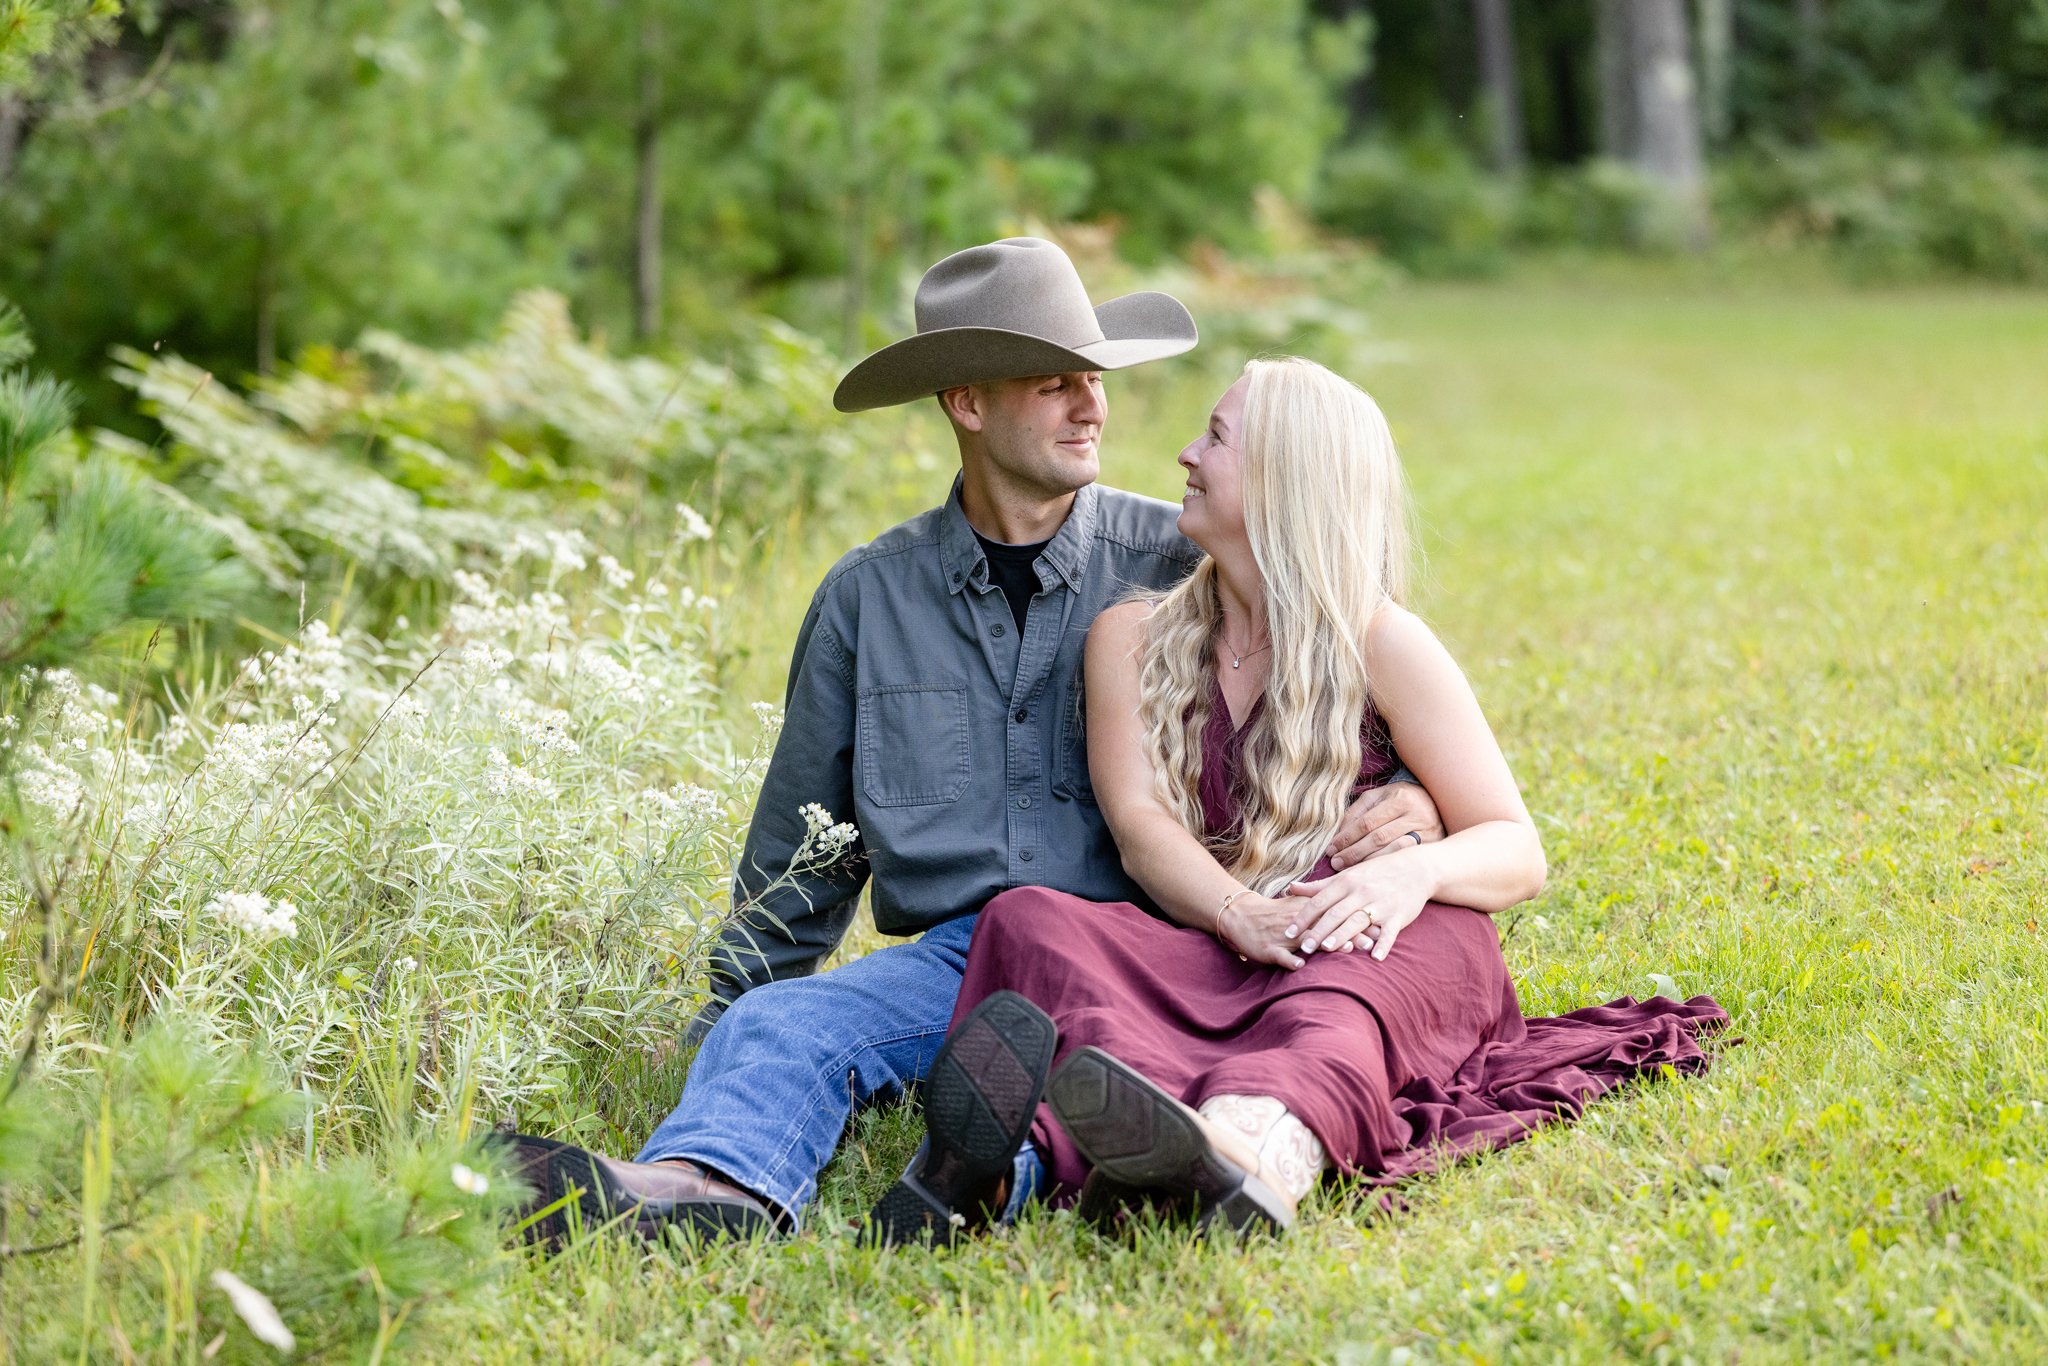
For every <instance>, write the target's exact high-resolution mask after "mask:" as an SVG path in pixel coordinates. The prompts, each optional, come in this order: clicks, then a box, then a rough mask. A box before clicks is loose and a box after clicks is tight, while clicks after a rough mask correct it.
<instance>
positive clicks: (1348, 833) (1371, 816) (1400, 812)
mask: <svg viewBox="0 0 2048 1366" xmlns="http://www.w3.org/2000/svg"><path fill="white" fill-rule="evenodd" d="M1411 836H1412V838H1411ZM1443 837H1444V819H1443V817H1442V815H1440V814H1439V813H1438V812H1437V809H1436V803H1435V802H1433V801H1431V800H1430V798H1429V793H1427V792H1425V791H1423V789H1422V784H1420V783H1388V784H1387V785H1386V786H1385V787H1371V788H1367V789H1366V790H1365V791H1364V792H1363V793H1361V794H1360V795H1359V798H1358V800H1357V801H1354V802H1353V803H1351V805H1350V806H1349V807H1348V808H1346V810H1345V812H1344V819H1343V820H1341V821H1339V822H1337V834H1336V837H1335V838H1333V839H1332V840H1331V841H1330V866H1331V867H1333V868H1349V867H1351V866H1352V865H1353V864H1357V863H1363V862H1365V861H1366V860H1367V859H1372V858H1378V857H1380V856H1381V855H1382V854H1386V853H1389V852H1391V851H1392V850H1393V848H1394V846H1395V845H1396V844H1397V843H1398V844H1401V845H1409V844H1429V843H1431V842H1433V841H1435V840H1440V839H1442V838H1443Z"/></svg>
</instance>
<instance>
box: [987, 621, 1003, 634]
mask: <svg viewBox="0 0 2048 1366" xmlns="http://www.w3.org/2000/svg"><path fill="white" fill-rule="evenodd" d="M988 633H989V634H990V635H992V636H999V635H1001V634H1002V633H1003V623H1001V622H1000V621H999V622H997V623H996V624H995V625H993V626H991V627H989V628H988Z"/></svg>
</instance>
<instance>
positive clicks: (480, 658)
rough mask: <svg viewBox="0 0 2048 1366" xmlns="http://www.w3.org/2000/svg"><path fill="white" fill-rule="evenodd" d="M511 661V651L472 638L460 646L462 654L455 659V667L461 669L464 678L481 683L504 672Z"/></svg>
mask: <svg viewBox="0 0 2048 1366" xmlns="http://www.w3.org/2000/svg"><path fill="white" fill-rule="evenodd" d="M511 662H512V652H511V651H510V650H505V649H500V648H499V647H498V646H496V645H486V644H485V643H484V642H483V641H481V640H473V641H471V642H470V643H469V644H467V645H465V646H463V647H462V654H461V655H460V656H459V657H458V658H457V659H456V661H455V663H456V667H457V668H459V669H461V670H462V675H463V677H464V678H466V679H468V680H469V681H470V682H471V683H482V682H484V681H485V680H486V679H491V678H495V677H497V676H498V675H499V674H501V673H503V672H505V667H506V666H507V665H509V664H510V663H511Z"/></svg>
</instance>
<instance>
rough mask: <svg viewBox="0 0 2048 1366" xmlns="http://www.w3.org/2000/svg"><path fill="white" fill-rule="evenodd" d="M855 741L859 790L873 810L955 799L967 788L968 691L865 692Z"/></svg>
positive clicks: (916, 686)
mask: <svg viewBox="0 0 2048 1366" xmlns="http://www.w3.org/2000/svg"><path fill="white" fill-rule="evenodd" d="M855 743H856V746H857V748H858V749H859V751H860V781H861V788H862V790H863V791H865V792H866V793H867V798H868V800H869V801H871V802H873V803H874V804H875V805H876V806H923V805H926V804H928V803H933V802H951V801H957V800H959V798H960V794H961V793H963V792H965V791H966V790H967V768H968V760H967V689H966V688H965V687H962V686H961V685H959V684H957V683H901V684H894V685H891V686H887V687H877V688H863V689H861V692H860V715H859V724H858V730H857V733H856V736H855Z"/></svg>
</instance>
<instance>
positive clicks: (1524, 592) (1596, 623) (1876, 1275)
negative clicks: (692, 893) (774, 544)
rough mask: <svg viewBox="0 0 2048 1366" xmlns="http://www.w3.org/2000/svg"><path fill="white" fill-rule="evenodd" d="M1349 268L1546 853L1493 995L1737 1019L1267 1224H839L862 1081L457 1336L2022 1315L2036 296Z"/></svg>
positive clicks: (1439, 552)
mask: <svg viewBox="0 0 2048 1366" xmlns="http://www.w3.org/2000/svg"><path fill="white" fill-rule="evenodd" d="M1375 317H1376V322H1377V324H1378V326H1379V328H1380V330H1381V332H1382V333H1383V334H1384V336H1385V338H1386V339H1387V342H1388V344H1389V349H1388V353H1387V355H1386V356H1385V358H1383V359H1382V360H1380V361H1378V362H1376V363H1375V364H1374V365H1373V366H1372V368H1370V369H1369V370H1368V371H1366V372H1365V373H1364V374H1362V375H1361V378H1362V380H1363V381H1364V382H1365V383H1366V385H1367V387H1369V388H1370V389H1371V390H1372V391H1373V392H1374V393H1375V394H1376V395H1377V396H1378V397H1379V398H1380V400H1381V402H1382V404H1383V406H1384V407H1385V408H1386V410H1387V411H1388V413H1389V415H1390V416H1391V418H1392V420H1393V424H1394V427H1395V430H1396V432H1397V434H1398V436H1399V438H1400V440H1401V442H1402V446H1403V451H1404V454H1405V458H1406V461H1407V464H1408V469H1409V472H1410V476H1411V479H1412V482H1413V485H1414V490H1415V498H1416V502H1417V505H1418V509H1419V517H1420V522H1421V526H1422V528H1423V533H1424V534H1423V544H1424V546H1425V548H1426V551H1427V571H1426V573H1425V574H1424V576H1423V578H1422V588H1421V591H1420V593H1419V595H1418V599H1417V604H1416V605H1417V606H1418V607H1419V608H1420V610H1422V611H1423V612H1424V614H1425V615H1426V616H1427V617H1428V618H1429V619H1430V620H1431V621H1432V622H1433V623H1434V624H1435V625H1436V627H1437V629H1438V630H1439V631H1440V632H1441V633H1442V635H1443V636H1444V638H1445V639H1446V640H1447V641H1448V642H1449V643H1450V645H1451V647H1452V649H1453V650H1454V652H1455V653H1456V654H1457V655H1458V657H1459V658H1460V660H1461V661H1463V663H1464V664H1465V667H1466V669H1467V671H1468V673H1469V674H1470V675H1471V677H1472V679H1473V682H1474V684H1475V685H1476V687H1477V689H1478V691H1479V695H1480V698H1481V700H1482V701H1483V703H1484V704H1485V706H1486V708H1487V711H1488V713H1489V715H1490V716H1491V717H1492V719H1493V723H1494V726H1495V728H1496V730H1497V731H1498V733H1499V735H1500V737H1501V739H1502V742H1503V744H1504V745H1505V747H1506V750H1507V753H1508V757H1509V760H1510V762H1511V763H1512V764H1513V766H1514V768H1515V771H1516V773H1517V775H1518V776H1519V778H1520V779H1521V782H1522V785H1523V788H1524V791H1525V792H1526V793H1527V796H1528V800H1529V804H1530V807H1531V808H1532V810H1534V812H1535V813H1536V816H1537V819H1538V821H1539V823H1540V825H1541V828H1542V831H1543V835H1544V838H1545V842H1546V847H1547V849H1548V852H1549V855H1550V864H1551V877H1550V887H1549V890H1548V891H1546V892H1545V893H1544V895H1543V896H1542V897H1541V898H1540V899H1539V900H1538V901H1536V902H1534V903H1532V904H1530V905H1528V906H1525V907H1522V908H1519V909H1518V910H1516V911H1514V912H1511V913H1509V914H1507V915H1505V916H1503V917H1502V919H1501V923H1502V929H1503V931H1504V932H1505V934H1506V953H1507V956H1508V960H1509V963H1510V964H1511V965H1512V967H1513V969H1514V972H1515V976H1516V980H1517V982H1518V984H1519V986H1520V988H1521V992H1522V1002H1523V1006H1524V1009H1525V1010H1527V1011H1530V1012H1534V1013H1547V1012H1553V1011H1562V1010H1567V1009H1571V1008H1573V1007H1577V1006H1582V1005H1588V1004H1593V1003H1596V1002H1601V1001H1605V1000H1609V999H1611V998H1614V997H1617V996H1621V995H1624V994H1627V995H1636V996H1647V995H1650V994H1654V993H1655V992H1658V991H1665V992H1671V991H1674V990H1675V991H1676V992H1678V993H1680V994H1684V995H1691V994H1694V993H1707V994H1710V995H1712V996H1714V997H1715V998H1717V999H1718V1000H1719V1001H1720V1002H1721V1003H1722V1004H1723V1005H1725V1006H1726V1007H1727V1008H1728V1009H1729V1011H1730V1012H1731V1013H1732V1014H1733V1016H1734V1027H1733V1029H1732V1030H1731V1031H1730V1033H1731V1035H1733V1036H1739V1042H1736V1041H1735V1039H1733V1038H1731V1039H1730V1040H1728V1041H1727V1043H1726V1044H1725V1045H1724V1046H1722V1047H1721V1048H1720V1049H1719V1050H1718V1053H1719V1056H1718V1061H1717V1062H1716V1064H1715V1066H1714V1068H1713V1070H1712V1071H1711V1072H1710V1073H1709V1074H1708V1075H1706V1076H1705V1077H1703V1078H1697V1079H1667V1080H1659V1081H1655V1082H1652V1083H1650V1084H1648V1085H1645V1086H1641V1087H1639V1088H1636V1089H1634V1090H1633V1091H1631V1092H1628V1093H1625V1094H1624V1095H1622V1096H1621V1097H1619V1098H1617V1099H1614V1100H1610V1101H1607V1102H1603V1103H1601V1104H1599V1105H1597V1106H1596V1107H1594V1109H1593V1110H1592V1111H1591V1112H1590V1113H1589V1115H1588V1116H1587V1118H1586V1119H1585V1121H1584V1122H1582V1123H1580V1124H1578V1125H1576V1126H1573V1127H1568V1128H1564V1127H1560V1128H1555V1129H1552V1130H1548V1131H1545V1132H1543V1133H1541V1134H1539V1135H1537V1136H1536V1137H1535V1138H1533V1139H1532V1140H1531V1141H1529V1142H1527V1143H1525V1144H1522V1145H1520V1146H1519V1147H1518V1148H1515V1149H1513V1150H1510V1151H1508V1152H1506V1153H1503V1154H1499V1155H1497V1156H1493V1157H1490V1158H1487V1159H1485V1160H1482V1161H1478V1162H1474V1163H1471V1164H1469V1165H1467V1166H1464V1167H1461V1168H1459V1169H1456V1170H1454V1171H1452V1172H1449V1173H1448V1174H1445V1175H1443V1176H1440V1177H1438V1178H1435V1179H1432V1180H1429V1181H1427V1182H1422V1183H1418V1184H1416V1185H1414V1186H1412V1187H1410V1188H1408V1189H1407V1190H1406V1192H1405V1194H1406V1198H1407V1202H1408V1207H1407V1208H1406V1209H1405V1210H1403V1211H1402V1212H1399V1213H1397V1214H1393V1215H1379V1214H1374V1213H1372V1212H1371V1209H1372V1207H1371V1203H1370V1202H1369V1201H1366V1200H1363V1199H1359V1198H1354V1197H1352V1196H1350V1195H1348V1194H1347V1193H1346V1192H1344V1191H1342V1190H1339V1189H1332V1190H1330V1191H1328V1192H1327V1193H1325V1194H1323V1195H1320V1196H1318V1197H1317V1198H1315V1199H1313V1200H1311V1202H1310V1203H1309V1205H1308V1206H1307V1207H1306V1209H1305V1211H1304V1217H1303V1219H1302V1221H1301V1223H1300V1224H1299V1226H1298V1227H1297V1228H1296V1229H1295V1231H1294V1232H1293V1233H1292V1234H1291V1235H1290V1236H1289V1237H1288V1238H1287V1239H1286V1240H1284V1241H1281V1242H1270V1241H1260V1242H1252V1243H1247V1244H1243V1245H1238V1244H1233V1243H1230V1242H1224V1241H1218V1242H1208V1243H1205V1242H1201V1241H1197V1240H1194V1239H1191V1238H1190V1237H1188V1236H1187V1235H1185V1234H1182V1233H1179V1232H1175V1231H1172V1230H1158V1231H1150V1232H1146V1233H1144V1234H1143V1235H1142V1236H1140V1237H1139V1238H1138V1239H1136V1241H1134V1242H1131V1243H1123V1244H1119V1243H1112V1242H1105V1241H1102V1240H1099V1239H1098V1238H1096V1237H1095V1236H1094V1235H1093V1234H1092V1233H1090V1232H1089V1231H1087V1230H1085V1229H1084V1228H1082V1227H1080V1226H1078V1225H1077V1224H1076V1222H1075V1221H1074V1220H1073V1219H1072V1218H1071V1217H1070V1216H1066V1215H1039V1216H1037V1217H1033V1218H1030V1219H1027V1220H1026V1221H1025V1222H1023V1223H1022V1224H1021V1225H1020V1226H1019V1227H1017V1228H1016V1229H1014V1230H1009V1231H1004V1232H1000V1233H997V1234H995V1235H993V1236H990V1237H987V1238H983V1239H979V1240H976V1241H973V1242H971V1243H969V1244H968V1245H966V1246H965V1247H964V1248H962V1249H960V1250H957V1251H953V1252H947V1253H937V1254H935V1253H932V1252H929V1251H923V1250H915V1251H899V1252H893V1253H885V1254H877V1253H873V1252H870V1251H866V1250H863V1249H861V1248H859V1247H857V1246H856V1245H855V1244H854V1243H853V1241H852V1240H851V1237H850V1235H849V1234H848V1232H847V1225H848V1222H849V1220H850V1219H851V1218H853V1217H854V1216H856V1215H857V1214H858V1213H859V1212H861V1211H862V1210H863V1209H864V1208H865V1207H866V1204H867V1202H868V1201H869V1200H871V1199H872V1198H873V1196H874V1195H875V1193H876V1192H877V1191H878V1190H879V1188H880V1185H881V1184H882V1183H883V1182H884V1181H886V1180H887V1179H888V1177H889V1176H890V1175H892V1174H893V1170H894V1168H895V1167H896V1166H898V1165H900V1163H901V1161H902V1160H903V1158H904V1156H905V1155H906V1153H907V1150H908V1147H909V1145H910V1144H911V1143H912V1142H914V1141H915V1136H916V1126H915V1124H914V1122H913V1121H912V1120H911V1118H910V1117H909V1116H908V1115H907V1114H905V1113H903V1112H895V1113H886V1114H879V1115H870V1116H868V1117H866V1118H864V1120H863V1121H862V1123H861V1124H860V1125H859V1131H858V1135H857V1141H856V1142H854V1143H852V1144H850V1145H849V1146H848V1148H847V1149H846V1150H845V1152H844V1153H843V1154H842V1156H841V1159H840V1160H839V1162H838V1163H837V1164H836V1165H835V1167H834V1168H833V1170H832V1173H831V1176H830V1179H829V1180H828V1183H827V1197H826V1200H825V1201H824V1203H823V1204H822V1205H821V1207H820V1208H819V1209H818V1210H817V1211H816V1213H815V1217H814V1218H813V1220H812V1222H811V1224H810V1227H809V1230H808V1231H807V1232H806V1233H805V1234H804V1235H803V1236H802V1237H800V1238H798V1239H796V1240H794V1241H791V1242H784V1243H759V1244H753V1245H748V1246H741V1247H736V1248H722V1249H709V1250H704V1251H692V1250H689V1249H672V1250H664V1251H661V1252H658V1253H655V1254H652V1255H643V1254H642V1253H641V1252H640V1250H639V1249H638V1248H636V1247H634V1246H632V1245H629V1244H626V1243H624V1242H621V1241H618V1240H610V1239H604V1240H597V1241H595V1242H593V1243H591V1244H590V1245H587V1246H585V1247H582V1248H580V1249H579V1250H577V1251H574V1252H572V1253H571V1254H569V1255H567V1256H565V1257H563V1258H560V1259H558V1260H556V1261H554V1262H552V1263H546V1262H540V1261H538V1260H536V1261H534V1262H533V1263H531V1264H530V1265H529V1266H528V1267H527V1268H526V1269H524V1270H522V1271H520V1272H518V1273H517V1274H516V1275H515V1277H514V1279H513V1282H512V1283H511V1284H510V1285H509V1286H507V1287H506V1293H505V1294H504V1296H503V1299H502V1300H501V1301H500V1305H501V1310H500V1312H499V1313H498V1315H497V1323H498V1327H497V1328H495V1329H494V1330H491V1331H487V1332H486V1334H485V1335H484V1336H483V1337H482V1338H481V1339H479V1341H478V1342H477V1344H476V1346H477V1350H478V1351H479V1352H480V1353H483V1354H487V1355H494V1356H495V1355H508V1356H524V1355H533V1356H544V1357H548V1358H551V1359H552V1358H561V1359H573V1360H603V1359H611V1360H633V1359H642V1358H645V1357H649V1356H655V1357H662V1358H666V1359H672V1360H678V1361H692V1360H696V1359H698V1358H700V1357H705V1358H710V1359H713V1360H726V1359H738V1358H753V1359H759V1360H765V1361H787V1360H792V1359H797V1358H802V1357H805V1356H812V1357H817V1358H821V1359H822V1358H832V1359H874V1360H912V1361H925V1360H938V1361H956V1360H957V1361H975V1360H989V1361H1007V1360H1043V1361H1087V1360H1103V1361H1120V1360H1180V1359H1209V1358H1217V1359H1242V1360H1262V1359H1312V1360H1332V1361H1344V1362H1372V1361H1395V1360H1417V1361H1419V1360H1433V1359H1448V1360H1481V1361H1496V1360H1508V1359H1525V1360H1546V1361H1547V1360H1555V1359H1566V1360H1571V1359H1577V1360H1587V1361H1599V1360H1609V1359H1613V1358H1615V1357H1626V1358H1644V1359H1653V1360H1667V1359H1668V1360H1697V1361H1710V1360H1712V1361H1718V1360H1726V1359H1730V1358H1735V1357H1740V1358H1742V1359H1745V1360H1805V1359H1808V1358H1812V1357H1820V1358H1828V1359H1864V1358H1869V1357H1882V1356H1901V1357H1931V1358H1957V1359H1970V1360H1986V1361H1988V1360H2017V1359H2027V1358H2040V1357H2041V1356H2043V1355H2044V1353H2048V1346H2044V1344H2048V1165H2044V1164H2048V973H2044V972H2043V970H2042V966H2041V964H2042V956H2043V949H2044V946H2048V926H2044V923H2043V922H2044V921H2048V904H2044V903H2048V895H2044V878H2048V853H2044V849H2043V839H2044V835H2048V298H2043V297H2041V296H2038V295H2037V296H2017V295H2014V296H2002V297H2001V296H1998V295H1993V294H1988V293H1986V294H1961V293H1911V294H1850V293H1843V292H1834V291H1815V290H1798V291H1791V292H1784V293H1776V292H1770V291H1765V290H1760V289H1759V290H1756V291H1753V292H1744V291H1730V290H1725V289H1716V288H1710V287H1706V286H1699V285H1688V286H1685V287H1682V288H1650V287H1640V288H1628V287H1624V286H1622V285H1618V284H1614V285H1608V286H1604V287H1602V288H1601V289H1599V290H1595V291H1591V292H1588V291H1584V290H1576V291H1575V290H1571V289H1567V288H1565V287H1563V286H1560V285H1496V286H1488V287H1471V288H1456V289H1452V288H1426V289H1424V288H1418V289H1413V290H1410V291H1407V292H1405V293H1403V294H1400V295H1397V296H1395V297H1394V298H1392V299H1390V300H1388V301H1386V302H1385V303H1384V304H1383V305H1382V306H1381V307H1379V308H1378V310H1377V311H1376V315H1375ZM1209 397H1212V395H1208V394H1206V393H1202V392H1198V391H1197V389H1196V387H1195V386H1194V385H1193V384H1192V383H1191V382H1189V383H1176V382H1171V381H1170V382H1169V383H1168V386H1167V388H1165V389H1164V390H1161V391H1158V392H1155V393H1153V394H1151V395H1149V397H1148V398H1147V400H1146V401H1145V402H1144V403H1142V404H1131V405H1126V408H1125V409H1121V410H1118V412H1119V413H1121V414H1122V415H1124V416H1125V417H1126V418H1128V417H1129V414H1130V410H1131V409H1141V410H1142V412H1141V414H1140V420H1139V421H1137V422H1131V421H1128V420H1126V421H1124V423H1123V425H1121V426H1119V425H1118V415H1117V414H1113V417H1112V430H1111V433H1110V438H1109V441H1108V446H1109V448H1110V451H1109V457H1108V465H1109V468H1108V472H1107V473H1108V477H1109V479H1110V480H1111V482H1115V483H1120V484H1123V485H1125V486H1127V487H1133V488H1139V489H1143V490H1146V491H1150V492H1158V493H1163V494H1167V495H1169V496H1171V495H1173V494H1174V493H1176V492H1177V489H1178V486H1179V480H1178V477H1177V474H1176V472H1175V471H1174V470H1173V468H1172V466H1171V453H1172V451H1173V450H1174V449H1176V448H1177V447H1178V445H1179V443H1180V441H1181V440H1183V439H1185V437H1186V435H1187V434H1189V433H1190V432H1192V431H1193V430H1194V429H1195V427H1196V426H1197V425H1198V424H1199V423H1200V421H1201V418H1202V415H1203V413H1204V411H1205V410H1206V404H1207V400H1208V398H1209ZM829 549H830V548H829V547H827V548H821V549H820V550H819V554H820V556H821V557H822V558H824V559H829V558H830V556H829V553H828V551H829ZM800 610H801V601H800V600H798V601H794V602H792V603H791V604H789V606H788V611H787V612H786V613H785V614H784V615H785V616H786V617H787V621H786V622H782V623H778V625H777V629H780V630H782V631H783V632H784V634H783V635H781V636H780V637H778V638H777V639H776V640H774V641H773V642H770V643H769V644H770V645H772V651H771V652H780V651H781V650H782V649H784V648H785V646H784V642H785V641H786V640H787V639H788V632H789V630H791V629H793V626H794V621H795V615H796V613H797V612H799V611H800ZM763 648H764V649H766V648H768V646H765V645H764V647H763ZM670 1099H671V1097H670V1096H668V1095H661V1096H648V1097H646V1098H645V1105H646V1109H647V1113H648V1115H649V1118H650V1122H651V1119H652V1117H653V1116H655V1115H656V1114H658V1113H659V1112H660V1111H661V1110H662V1109H664V1108H665V1107H666V1105H667V1104H668V1103H669V1101H670Z"/></svg>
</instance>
